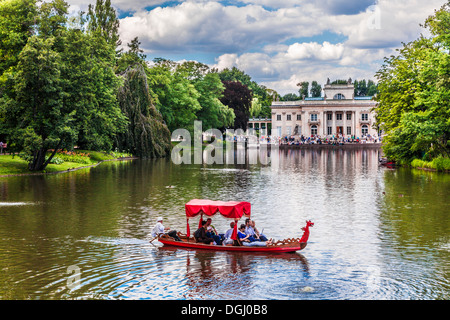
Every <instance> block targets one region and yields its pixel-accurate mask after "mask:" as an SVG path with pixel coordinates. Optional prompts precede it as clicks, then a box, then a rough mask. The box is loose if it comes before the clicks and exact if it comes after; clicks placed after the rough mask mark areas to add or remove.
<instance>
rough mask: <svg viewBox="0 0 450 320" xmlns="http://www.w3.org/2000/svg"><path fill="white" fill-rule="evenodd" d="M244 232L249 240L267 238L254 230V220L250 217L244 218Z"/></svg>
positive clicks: (265, 239) (264, 239)
mask: <svg viewBox="0 0 450 320" xmlns="http://www.w3.org/2000/svg"><path fill="white" fill-rule="evenodd" d="M245 234H246V235H248V236H250V238H249V240H250V241H252V242H253V241H267V240H268V239H267V238H266V237H265V236H264V235H260V234H259V232H256V230H255V222H254V221H253V220H251V219H250V218H247V219H245Z"/></svg>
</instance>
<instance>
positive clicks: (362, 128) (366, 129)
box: [361, 124, 369, 137]
mask: <svg viewBox="0 0 450 320" xmlns="http://www.w3.org/2000/svg"><path fill="white" fill-rule="evenodd" d="M368 133H369V127H368V126H367V124H365V125H363V126H362V127H361V134H362V136H363V137H364V136H366V135H367V134H368Z"/></svg>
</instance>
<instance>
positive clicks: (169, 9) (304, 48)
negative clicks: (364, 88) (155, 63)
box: [66, 0, 446, 94]
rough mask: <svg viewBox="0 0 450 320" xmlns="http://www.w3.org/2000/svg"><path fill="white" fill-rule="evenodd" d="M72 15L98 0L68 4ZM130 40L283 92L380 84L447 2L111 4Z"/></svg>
mask: <svg viewBox="0 0 450 320" xmlns="http://www.w3.org/2000/svg"><path fill="white" fill-rule="evenodd" d="M66 1H67V2H68V3H69V4H70V5H71V10H72V11H78V10H80V9H86V7H87V5H88V4H89V3H94V2H95V1H94V0H91V1H85V0H66ZM111 2H112V5H113V6H114V7H115V8H116V9H117V10H118V13H119V18H120V36H121V38H122V40H123V43H124V44H126V43H127V42H130V41H131V39H133V38H134V37H136V36H138V37H139V40H140V41H141V43H142V44H141V46H142V48H143V49H144V50H145V53H146V55H147V58H148V59H149V60H152V59H154V58H157V57H162V58H167V59H172V60H174V61H183V60H196V61H199V62H202V63H205V64H208V65H210V66H211V67H217V68H219V69H222V68H227V67H228V68H229V67H233V66H236V67H238V68H239V69H241V70H243V71H245V72H246V73H248V74H249V75H250V76H251V77H252V79H253V80H255V81H256V82H258V83H260V84H264V85H265V86H266V87H268V88H271V89H274V90H276V91H278V92H279V93H280V94H286V93H289V92H297V90H298V87H297V86H296V84H297V83H298V82H300V81H309V82H311V81H313V80H316V81H318V82H319V83H321V84H324V83H325V82H326V79H327V78H330V79H331V80H333V79H348V78H349V77H351V78H352V79H363V78H365V79H373V80H375V78H374V74H375V72H376V71H377V70H378V69H379V68H380V66H381V64H382V62H383V58H384V57H386V56H389V55H391V54H394V53H395V49H396V48H399V47H400V46H401V42H408V41H411V40H414V39H416V38H417V37H418V36H419V35H420V34H421V33H425V34H426V32H425V30H424V29H423V28H422V27H420V24H423V22H424V20H425V19H426V17H427V16H429V15H431V14H433V12H434V10H435V9H439V8H440V7H441V6H442V5H443V4H444V3H445V2H446V1H445V0H427V1H423V0H242V1H238V0H229V1H204V0H187V1H164V0H144V1H143V0H140V1H139V0H111Z"/></svg>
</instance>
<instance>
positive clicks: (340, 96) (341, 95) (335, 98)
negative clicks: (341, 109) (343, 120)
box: [333, 93, 345, 100]
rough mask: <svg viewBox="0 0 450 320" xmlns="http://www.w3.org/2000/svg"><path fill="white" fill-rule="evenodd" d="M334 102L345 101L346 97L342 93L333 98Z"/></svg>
mask: <svg viewBox="0 0 450 320" xmlns="http://www.w3.org/2000/svg"><path fill="white" fill-rule="evenodd" d="M333 99H334V100H342V99H345V97H344V95H343V94H342V93H338V94H336V95H335V96H334V97H333Z"/></svg>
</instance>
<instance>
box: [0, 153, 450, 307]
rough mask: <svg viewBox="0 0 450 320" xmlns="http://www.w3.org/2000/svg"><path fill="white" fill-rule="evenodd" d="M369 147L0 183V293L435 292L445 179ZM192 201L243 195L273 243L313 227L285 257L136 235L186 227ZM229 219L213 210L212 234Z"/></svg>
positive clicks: (238, 295)
mask: <svg viewBox="0 0 450 320" xmlns="http://www.w3.org/2000/svg"><path fill="white" fill-rule="evenodd" d="M256 152H257V151H256ZM380 152H381V151H379V150H378V149H357V150H350V149H342V148H341V149H339V148H336V149H333V148H311V149H295V150H294V149H280V150H273V151H272V152H268V153H265V154H264V157H266V158H268V159H270V161H269V162H268V163H267V161H265V163H266V164H261V163H256V164H235V165H234V164H225V165H217V164H213V165H206V164H202V165H198V164H190V165H186V164H180V165H175V164H174V163H172V161H171V160H170V159H155V160H131V161H123V162H119V161H116V162H105V163H102V164H100V165H99V166H97V167H95V168H90V169H82V170H79V171H75V172H69V173H63V174H56V175H42V176H19V177H3V178H0V270H1V272H0V298H1V299H33V300H34V299H233V300H234V299H276V300H294V299H313V300H320V299H332V300H335V299H336V300H338V299H339V300H340V299H449V298H450V297H449V292H450V290H449V289H450V277H449V273H450V272H449V271H450V215H449V212H450V204H449V203H450V202H449V199H450V198H449V195H450V175H448V174H445V173H435V172H426V171H419V170H411V169H406V168H402V169H388V168H385V167H380V166H379V165H378V159H379V156H380ZM253 156H254V155H253ZM193 198H204V199H212V200H224V201H227V200H240V201H249V202H251V203H252V218H253V219H254V220H255V221H256V226H257V227H258V228H259V230H262V229H264V233H265V234H266V235H267V236H268V237H272V238H275V239H283V238H288V237H289V238H290V237H300V236H301V234H302V231H301V227H303V226H304V225H305V221H306V220H307V219H311V220H312V221H313V222H314V223H315V225H314V227H313V228H311V229H310V231H311V234H310V238H309V242H308V246H307V247H306V248H305V249H304V250H302V251H299V252H297V253H293V254H275V255H273V254H272V255H270V254H250V253H233V252H211V251H202V250H184V249H174V248H169V247H162V246H161V245H160V244H159V243H157V241H154V242H153V243H150V242H149V240H150V239H151V236H150V231H151V229H152V228H153V226H154V225H155V223H156V218H157V217H158V216H162V217H163V218H164V225H165V226H170V227H171V228H172V229H176V230H178V231H182V232H185V231H186V217H185V213H184V204H185V203H186V202H188V201H189V200H190V199H193ZM229 222H230V221H228V220H226V219H224V218H222V217H221V216H219V215H216V216H214V217H213V224H214V225H215V227H216V229H218V230H219V231H220V232H224V231H225V230H226V229H227V228H228V224H229ZM197 224H198V220H197V219H195V221H194V219H193V220H192V221H190V225H191V232H193V229H194V230H195V226H196V225H197Z"/></svg>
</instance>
